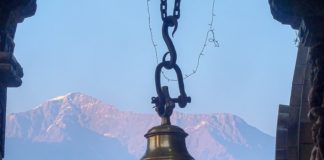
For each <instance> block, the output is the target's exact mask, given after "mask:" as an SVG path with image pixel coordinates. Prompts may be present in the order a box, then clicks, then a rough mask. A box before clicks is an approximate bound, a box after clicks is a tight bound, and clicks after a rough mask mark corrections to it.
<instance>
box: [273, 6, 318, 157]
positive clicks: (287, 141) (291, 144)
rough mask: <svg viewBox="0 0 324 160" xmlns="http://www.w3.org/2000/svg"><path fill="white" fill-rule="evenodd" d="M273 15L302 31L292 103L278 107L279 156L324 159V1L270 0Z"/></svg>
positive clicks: (277, 147) (277, 153) (300, 33)
mask: <svg viewBox="0 0 324 160" xmlns="http://www.w3.org/2000/svg"><path fill="white" fill-rule="evenodd" d="M269 4H270V8H271V13H272V15H273V18H274V19H276V20H277V21H279V22H281V23H282V24H286V25H290V26H291V27H292V28H293V29H295V30H298V31H299V39H300V44H299V45H300V46H299V50H298V56H297V61H296V67H295V74H294V79H293V85H292V91H291V100H290V104H289V106H284V105H281V106H280V107H279V116H278V128H277V143H276V160H309V159H311V160H323V159H324V157H323V155H324V154H323V153H324V109H323V94H324V55H323V53H324V1H322V0H313V1H309V0H269Z"/></svg>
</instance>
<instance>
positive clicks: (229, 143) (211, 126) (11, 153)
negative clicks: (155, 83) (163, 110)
mask: <svg viewBox="0 0 324 160" xmlns="http://www.w3.org/2000/svg"><path fill="white" fill-rule="evenodd" d="M6 119H7V125H6V155H5V160H22V159H27V160H29V159H30V160H136V159H140V158H141V156H143V154H144V152H145V150H146V145H147V144H146V143H147V140H146V139H145V137H144V134H145V133H146V132H147V131H148V130H149V129H150V128H152V127H153V126H157V125H159V123H160V120H159V117H158V116H157V115H156V114H143V113H134V112H126V111H121V110H118V109H117V108H116V107H114V106H112V105H109V104H106V103H104V102H102V101H100V100H98V99H96V98H94V97H91V96H88V95H85V94H82V93H70V94H67V95H65V96H59V97H56V98H53V99H50V100H48V101H46V102H44V103H42V104H41V105H39V106H37V107H36V108H35V109H32V110H29V111H26V112H20V113H12V114H8V115H7V118H6ZM171 121H172V123H173V124H174V125H177V126H180V127H181V128H183V129H184V130H185V131H186V132H187V133H188V134H189V136H188V137H187V138H186V143H187V147H188V150H189V152H190V154H191V155H192V156H193V157H194V158H195V159H196V160H260V159H262V160H273V159H274V144H275V140H274V137H272V136H269V135H267V134H265V133H263V132H261V131H260V130H258V129H257V128H255V127H253V126H251V125H249V124H247V123H246V122H245V121H244V120H243V119H241V118H240V117H238V116H235V115H232V114H228V113H211V114H184V113H179V112H175V113H174V114H173V116H172V120H171Z"/></svg>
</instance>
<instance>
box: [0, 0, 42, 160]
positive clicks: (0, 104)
mask: <svg viewBox="0 0 324 160" xmlns="http://www.w3.org/2000/svg"><path fill="white" fill-rule="evenodd" d="M35 11H36V0H0V117H1V118H0V159H2V158H3V157H4V146H5V145H4V143H5V124H6V100H7V87H19V86H20V85H21V83H22V80H21V78H22V77H23V70H22V67H21V66H20V64H19V63H18V62H17V60H16V58H15V56H14V55H13V53H14V48H15V43H14V41H13V40H14V37H15V32H16V28H17V24H18V23H21V22H22V21H23V20H24V19H25V18H27V17H30V16H32V15H34V14H35Z"/></svg>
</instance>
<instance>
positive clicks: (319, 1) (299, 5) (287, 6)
mask: <svg viewBox="0 0 324 160" xmlns="http://www.w3.org/2000/svg"><path fill="white" fill-rule="evenodd" d="M269 5H270V9H271V13H272V15H273V17H274V19H276V20H277V21H279V22H281V23H282V24H286V25H290V26H291V27H292V29H295V30H299V38H300V46H299V50H298V56H297V61H296V67H295V74H294V79H293V85H292V92H291V100H290V104H289V105H288V106H287V105H281V106H280V107H279V116H278V129H277V143H276V160H309V159H311V160H324V157H323V155H324V109H323V95H324V1H323V0H312V1H310V0H269ZM35 12H36V0H0V117H1V118H0V159H2V158H3V157H4V143H5V139H4V137H5V119H6V118H5V117H6V98H7V88H8V87H19V86H20V85H21V84H22V80H21V78H22V77H23V70H22V67H21V66H20V65H19V63H18V62H17V60H16V59H15V56H14V55H13V53H14V48H15V44H14V37H15V32H16V28H17V24H18V23H21V22H22V21H23V20H24V19H25V18H27V17H30V16H33V15H34V14H35Z"/></svg>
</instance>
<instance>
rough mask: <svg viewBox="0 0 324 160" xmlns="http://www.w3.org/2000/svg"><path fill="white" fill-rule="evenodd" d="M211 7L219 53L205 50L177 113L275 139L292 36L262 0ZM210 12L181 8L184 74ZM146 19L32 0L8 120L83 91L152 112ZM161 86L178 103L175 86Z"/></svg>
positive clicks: (109, 0) (107, 3)
mask: <svg viewBox="0 0 324 160" xmlns="http://www.w3.org/2000/svg"><path fill="white" fill-rule="evenodd" d="M159 3H160V2H159V0H151V2H150V5H151V13H152V27H153V33H154V36H155V39H156V41H157V44H158V51H159V56H160V57H161V56H162V54H163V53H165V51H166V48H165V47H164V43H163V41H162V36H161V19H160V13H159V12H160V11H159ZM169 4H170V5H171V6H170V7H169V8H170V9H171V8H173V1H170V2H169ZM215 4H216V6H215V14H216V16H215V34H216V39H217V40H218V41H219V42H220V47H219V48H213V47H212V46H211V45H210V46H209V47H208V48H207V51H206V55H205V56H204V57H202V59H201V66H200V68H199V72H198V73H197V74H196V75H195V76H194V77H191V78H190V79H187V80H186V81H185V86H186V90H187V94H188V95H190V96H191V97H192V103H191V104H190V105H188V107H187V108H186V109H179V108H177V110H178V111H181V112H188V113H212V112H228V113H233V114H236V115H239V116H240V117H242V118H243V119H245V120H246V121H247V122H248V123H250V124H252V125H254V126H256V127H257V128H259V129H261V130H262V131H264V132H266V133H269V134H271V135H275V128H276V119H277V110H278V105H279V104H288V102H289V97H290V90H291V81H292V75H293V69H294V64H295V58H296V52H297V48H296V47H295V44H294V42H293V41H294V39H295V37H296V35H295V32H294V31H293V30H292V29H291V28H290V27H288V26H284V25H282V24H280V23H279V22H277V21H275V20H273V19H272V16H271V14H270V10H269V7H268V2H267V0H249V1H238V0H216V3H215ZM211 5H212V0H190V1H186V0H183V1H182V6H181V12H182V15H181V19H180V22H179V29H178V32H177V33H176V35H175V46H176V48H177V51H178V54H179V58H178V60H179V65H180V66H181V68H182V69H183V72H184V73H188V72H190V71H192V69H193V68H194V66H195V63H196V59H197V55H198V53H199V51H200V49H201V47H202V44H203V41H204V36H205V33H206V31H207V29H208V23H209V21H210V18H211V17H210V14H211ZM147 17H148V15H147V9H146V0H141V1H140V0H52V1H45V0H38V10H37V13H36V15H35V16H34V17H32V18H30V19H27V20H25V22H24V23H22V24H20V25H19V27H18V30H17V34H16V38H15V41H16V44H17V45H16V51H15V55H16V57H17V59H18V60H19V61H20V62H21V64H22V65H23V67H24V72H25V77H24V78H23V81H24V83H23V86H22V87H20V88H18V89H10V90H9V94H8V112H9V113H10V112H20V111H26V110H28V109H31V108H34V107H36V106H37V105H38V104H40V103H42V102H44V101H46V100H47V99H49V98H53V97H56V96H59V95H65V94H66V93H69V92H83V93H86V94H89V95H92V96H94V97H97V98H99V99H101V100H103V101H105V102H106V103H109V104H113V105H115V106H116V107H118V108H120V109H121V110H127V111H134V112H146V113H153V112H154V111H153V109H152V105H151V104H150V98H151V96H155V95H156V92H155V86H154V70H155V66H156V60H155V54H154V49H153V47H152V45H151V42H150V34H149V30H148V18H147ZM170 76H171V77H172V76H173V74H170ZM164 84H167V85H170V87H171V90H172V92H173V95H176V93H177V90H176V89H177V87H176V86H175V85H174V83H173V82H170V83H167V82H165V83H164ZM173 88H174V89H173Z"/></svg>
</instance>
